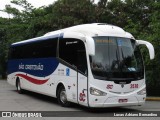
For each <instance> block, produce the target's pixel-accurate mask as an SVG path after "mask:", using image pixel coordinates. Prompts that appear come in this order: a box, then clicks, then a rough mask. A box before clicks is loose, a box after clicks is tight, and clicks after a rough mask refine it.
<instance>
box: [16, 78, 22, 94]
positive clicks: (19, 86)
mask: <svg viewBox="0 0 160 120" xmlns="http://www.w3.org/2000/svg"><path fill="white" fill-rule="evenodd" d="M16 88H17V92H18V93H19V94H22V93H23V89H22V88H21V83H20V80H19V79H17V81H16Z"/></svg>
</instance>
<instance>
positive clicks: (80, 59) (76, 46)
mask: <svg viewBox="0 0 160 120" xmlns="http://www.w3.org/2000/svg"><path fill="white" fill-rule="evenodd" d="M59 57H60V58H61V59H62V60H63V61H64V62H66V63H67V64H69V65H71V66H73V67H76V68H78V70H80V71H81V72H83V73H85V72H86V69H87V60H86V51H85V46H84V43H83V41H81V40H78V39H72V38H64V39H60V41H59Z"/></svg>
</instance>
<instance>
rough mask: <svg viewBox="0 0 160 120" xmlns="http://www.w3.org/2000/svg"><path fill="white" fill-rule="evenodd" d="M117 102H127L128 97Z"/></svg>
mask: <svg viewBox="0 0 160 120" xmlns="http://www.w3.org/2000/svg"><path fill="white" fill-rule="evenodd" d="M118 102H119V103H126V102H128V99H119V100H118Z"/></svg>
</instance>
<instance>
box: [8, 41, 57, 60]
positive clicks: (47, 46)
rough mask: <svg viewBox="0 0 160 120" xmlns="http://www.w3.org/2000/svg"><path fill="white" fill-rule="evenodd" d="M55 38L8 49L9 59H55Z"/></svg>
mask: <svg viewBox="0 0 160 120" xmlns="http://www.w3.org/2000/svg"><path fill="white" fill-rule="evenodd" d="M57 40H58V39H57V38H55V39H53V38H52V39H48V40H42V41H38V42H37V41H36V42H32V43H26V44H22V45H18V46H14V47H12V48H10V52H9V54H10V55H9V57H10V59H28V58H47V57H56V51H57Z"/></svg>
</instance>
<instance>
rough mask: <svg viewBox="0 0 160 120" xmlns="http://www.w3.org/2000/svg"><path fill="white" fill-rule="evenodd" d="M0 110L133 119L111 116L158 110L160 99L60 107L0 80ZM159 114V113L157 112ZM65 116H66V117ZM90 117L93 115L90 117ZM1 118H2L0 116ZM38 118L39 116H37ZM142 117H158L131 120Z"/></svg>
mask: <svg viewBox="0 0 160 120" xmlns="http://www.w3.org/2000/svg"><path fill="white" fill-rule="evenodd" d="M0 111H1V112H3V111H12V112H13V111H18V112H24V111H28V112H29V111H32V112H33V111H35V112H37V111H38V112H42V111H47V112H44V113H42V116H43V114H45V115H46V114H47V115H49V116H50V115H51V116H53V117H54V118H56V119H61V120H63V119H68V120H71V119H74V120H79V119H82V117H83V118H84V117H85V119H88V120H93V119H95V120H99V119H104V120H106V119H107V117H109V119H110V120H112V119H113V120H116V119H117V120H121V119H123V120H125V119H127V120H128V119H133V117H129V118H128V117H113V116H115V115H116V114H121V113H122V114H126V113H127V114H128V113H132V114H135V115H136V114H137V113H141V112H142V113H143V111H145V112H146V111H148V112H149V113H150V112H151V111H160V101H146V104H145V105H143V106H131V107H116V108H105V109H102V108H101V109H94V110H89V109H87V108H86V107H82V106H79V105H77V104H72V106H71V107H69V108H64V107H61V106H60V105H59V104H58V103H57V100H56V99H55V98H52V97H48V96H44V95H40V94H36V93H33V92H29V91H26V92H25V94H18V93H17V92H16V87H14V86H11V85H9V84H8V83H7V81H5V80H0ZM158 114H159V113H158ZM66 117H67V118H66ZM92 117H94V118H93V119H92ZM0 119H2V118H0ZM38 119H39V118H38ZM41 119H42V120H45V119H51V118H49V117H48V118H45V117H43V118H41ZM136 119H142V120H146V119H148V120H151V119H157V120H159V118H158V117H134V119H133V120H136Z"/></svg>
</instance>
